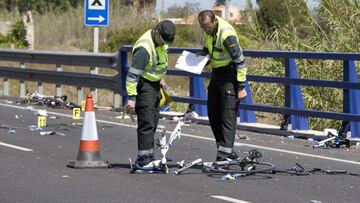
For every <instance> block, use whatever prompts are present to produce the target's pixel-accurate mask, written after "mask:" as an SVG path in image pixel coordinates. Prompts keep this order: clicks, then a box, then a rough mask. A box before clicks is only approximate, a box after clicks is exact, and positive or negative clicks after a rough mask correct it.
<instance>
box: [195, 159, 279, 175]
mask: <svg viewBox="0 0 360 203" xmlns="http://www.w3.org/2000/svg"><path fill="white" fill-rule="evenodd" d="M246 166H255V169H252V170H247V169H244V167H240V165H239V164H215V165H214V164H212V165H208V166H203V168H202V172H203V173H221V174H222V173H224V174H225V173H243V174H254V173H271V172H272V171H273V170H274V169H275V168H276V166H275V165H274V164H272V163H268V162H257V161H254V162H249V163H248V164H247V165H246ZM257 166H258V167H257ZM227 167H228V168H227Z"/></svg>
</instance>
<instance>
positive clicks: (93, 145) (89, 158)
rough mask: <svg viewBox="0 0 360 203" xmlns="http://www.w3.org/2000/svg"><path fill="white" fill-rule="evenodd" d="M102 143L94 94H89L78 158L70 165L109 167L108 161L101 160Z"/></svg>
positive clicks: (78, 166) (76, 166)
mask: <svg viewBox="0 0 360 203" xmlns="http://www.w3.org/2000/svg"><path fill="white" fill-rule="evenodd" d="M99 149H100V144H99V138H98V133H97V128H96V120H95V112H94V102H93V99H92V95H91V94H89V95H87V98H86V105H85V115H84V122H83V128H82V133H81V140H80V149H79V153H78V156H77V160H71V161H69V163H68V165H67V166H68V167H71V168H108V167H110V165H109V163H108V162H107V161H103V160H101V157H100V152H99Z"/></svg>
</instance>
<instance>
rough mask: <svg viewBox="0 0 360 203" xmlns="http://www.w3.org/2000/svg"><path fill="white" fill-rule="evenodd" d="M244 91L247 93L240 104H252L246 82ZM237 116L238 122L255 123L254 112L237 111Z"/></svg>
mask: <svg viewBox="0 0 360 203" xmlns="http://www.w3.org/2000/svg"><path fill="white" fill-rule="evenodd" d="M245 90H246V92H247V96H246V97H245V99H243V100H241V102H240V103H242V104H252V96H251V89H250V86H249V82H248V81H246V82H245ZM239 114H240V122H246V123H256V115H255V112H254V111H250V110H243V109H239Z"/></svg>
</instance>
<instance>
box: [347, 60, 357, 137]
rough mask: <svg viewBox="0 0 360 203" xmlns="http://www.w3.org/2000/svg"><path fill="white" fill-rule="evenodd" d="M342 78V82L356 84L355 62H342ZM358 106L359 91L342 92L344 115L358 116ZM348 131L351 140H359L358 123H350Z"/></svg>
mask: <svg viewBox="0 0 360 203" xmlns="http://www.w3.org/2000/svg"><path fill="white" fill-rule="evenodd" d="M343 77H344V82H358V79H357V73H356V66H355V61H344V74H343ZM359 104H360V90H351V89H350V90H349V89H344V90H343V112H344V113H351V114H356V115H360V105H359ZM343 122H345V121H343ZM343 125H344V123H343ZM350 131H351V137H352V138H360V122H350ZM344 133H347V132H344Z"/></svg>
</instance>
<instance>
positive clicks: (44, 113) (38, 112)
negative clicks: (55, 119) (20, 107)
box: [37, 109, 48, 117]
mask: <svg viewBox="0 0 360 203" xmlns="http://www.w3.org/2000/svg"><path fill="white" fill-rule="evenodd" d="M37 114H38V115H39V116H46V117H47V116H48V115H47V112H46V110H44V109H39V110H38V111H37Z"/></svg>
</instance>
